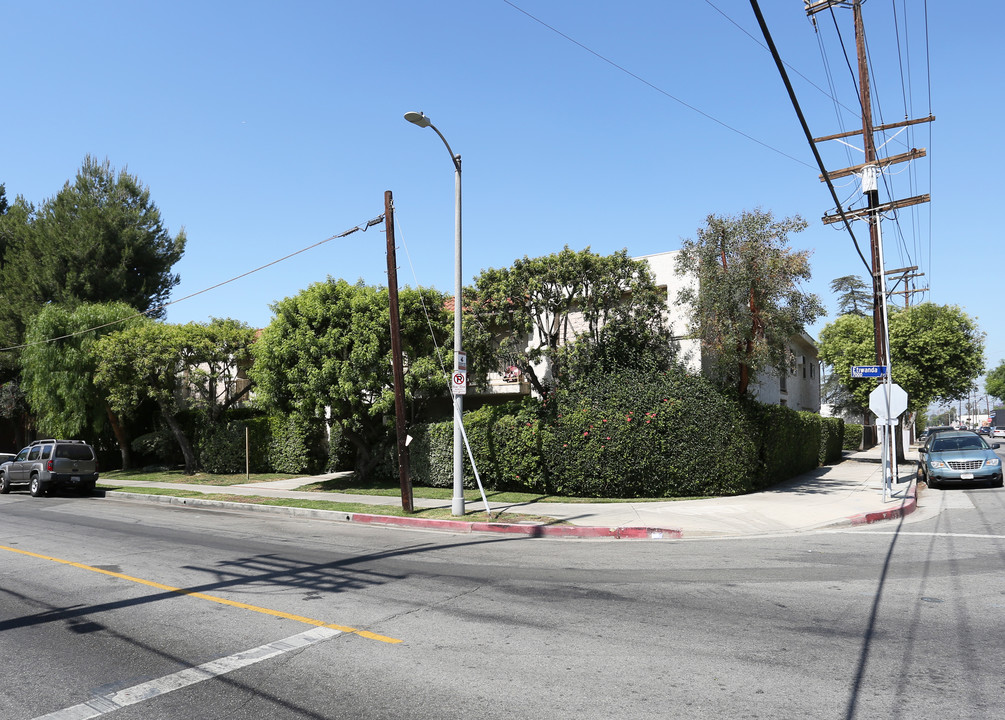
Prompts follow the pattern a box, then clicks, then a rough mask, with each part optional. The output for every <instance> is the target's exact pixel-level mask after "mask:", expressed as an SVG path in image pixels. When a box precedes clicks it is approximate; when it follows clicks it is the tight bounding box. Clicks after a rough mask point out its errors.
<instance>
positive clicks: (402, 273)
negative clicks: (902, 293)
mask: <svg viewBox="0 0 1005 720" xmlns="http://www.w3.org/2000/svg"><path fill="white" fill-rule="evenodd" d="M926 5H927V6H928V7H927V8H926V7H925V6H926ZM762 6H763V7H762V10H763V12H764V14H765V19H766V21H767V24H768V26H769V28H770V30H771V32H772V35H773V38H774V41H775V43H776V45H777V46H778V49H779V52H780V53H781V55H782V57H783V59H784V60H785V61H786V62H787V63H788V64H789V65H790V66H791V69H790V71H789V72H790V75H791V77H792V81H793V84H794V86H795V90H796V93H797V96H798V99H799V101H800V103H801V105H802V107H803V111H804V113H805V115H806V117H807V121H808V123H809V127H810V131H811V132H812V134H813V135H814V136H823V135H829V134H832V133H836V132H840V131H842V130H849V129H854V128H855V127H860V120H859V114H858V110H857V108H858V103H857V91H856V88H855V86H854V84H853V80H852V74H851V72H850V70H849V68H848V65H847V64H846V60H845V54H844V53H845V51H847V53H848V55H849V57H850V58H851V60H852V62H854V38H853V32H852V13H851V11H850V10H849V9H843V8H837V9H835V11H834V17H833V18H832V17H831V15H830V13H823V14H821V15H818V16H817V22H818V29H817V30H815V29H814V26H813V24H812V23H811V22H810V21H809V19H808V18H807V16H806V14H805V12H804V10H803V4H802V3H801V2H799V1H798V0H788V1H787V2H780V1H779V0H767V1H765V2H763V3H762ZM863 7H864V16H865V24H866V32H867V35H868V40H869V52H870V58H871V62H872V71H873V89H874V98H875V100H874V114H875V116H876V118H875V122H876V124H880V123H882V122H886V123H890V122H897V121H900V120H903V119H904V118H905V116H908V117H924V116H927V115H928V114H929V112H931V113H934V114H935V115H936V116H937V120H936V122H935V123H932V124H926V125H919V126H916V127H914V128H912V129H911V130H910V131H909V132H905V133H902V134H901V135H899V136H897V137H894V138H892V139H891V141H890V143H889V145H888V146H887V147H886V148H885V149H884V151H883V152H885V153H887V154H896V153H901V152H904V151H906V150H907V149H909V148H911V147H918V148H921V147H924V148H927V150H928V157H926V158H924V159H922V160H918V161H916V162H914V163H910V164H901V165H896V166H893V167H892V168H891V169H890V175H889V176H888V177H887V182H888V186H889V188H890V191H891V192H892V195H893V196H894V197H907V196H912V195H917V194H922V193H931V195H932V199H933V201H932V203H930V204H928V205H920V206H917V207H915V208H911V209H907V210H904V211H901V213H900V214H899V218H898V219H897V220H896V222H894V221H893V220H892V219H891V220H889V221H887V222H884V224H883V232H884V237H885V239H886V243H885V253H886V260H887V262H886V264H887V267H888V268H891V269H892V268H900V267H906V266H909V265H917V266H919V268H920V270H921V272H923V273H925V276H924V277H923V278H921V279H920V280H919V281H918V287H928V288H930V291H929V292H927V293H925V294H924V295H916V296H915V298H914V300H915V301H919V300H921V299H928V300H932V301H934V302H936V303H940V304H957V305H960V306H962V307H963V308H964V309H965V310H966V311H967V312H968V313H969V314H970V315H971V316H974V317H976V318H977V319H978V323H979V325H980V326H981V328H982V329H983V330H984V331H985V332H986V333H987V362H988V364H989V367H994V366H996V365H998V363H999V362H1001V361H1002V360H1003V359H1005V333H1003V332H1002V331H1003V324H1002V321H1001V319H1000V318H1001V317H1002V314H1001V312H1000V310H998V311H994V310H993V309H994V308H996V307H998V308H1000V305H1001V301H1000V294H1001V291H1000V286H1001V284H1002V269H1003V267H1005V262H1003V260H1005V250H1003V246H1002V243H1001V242H1000V240H996V239H995V237H996V235H997V234H998V223H999V218H998V209H999V207H998V203H999V202H1000V200H999V195H1000V191H999V188H1000V186H1001V182H1000V180H999V177H998V175H999V173H1000V169H1001V167H1002V166H1005V162H1003V160H1005V158H1003V151H1002V145H1001V143H1000V142H998V141H996V140H994V139H993V137H990V136H989V135H990V134H988V133H986V132H984V130H985V129H986V128H987V127H988V124H989V123H994V122H997V118H1000V117H1001V116H1002V115H1001V110H1002V100H1003V98H1002V91H1001V81H1000V77H1001V70H1002V60H1001V54H1000V50H999V49H998V48H999V46H1000V43H999V38H998V32H999V28H1000V27H1002V24H1003V20H1005V11H1003V10H1002V6H1001V4H999V3H980V7H979V8H971V10H970V11H967V12H961V11H960V10H959V8H958V7H956V6H952V5H951V4H950V3H938V2H933V3H927V2H919V1H918V0H869V1H868V2H866V3H865V5H864V6H863ZM926 11H927V15H926ZM4 15H5V18H4V23H3V25H2V27H0V58H2V61H3V67H4V70H5V72H4V86H5V87H4V97H5V99H6V102H5V106H6V107H5V111H4V113H3V122H2V124H0V128H3V142H2V143H0V182H3V183H5V184H6V187H7V194H8V196H9V197H11V198H13V197H14V196H16V195H19V194H20V195H23V196H24V197H25V198H26V199H28V200H30V201H32V202H35V203H41V202H42V201H44V200H45V199H46V198H48V197H50V196H52V195H54V194H55V193H56V192H57V191H58V190H59V189H60V187H62V185H63V183H64V182H66V181H67V180H69V179H71V178H72V177H73V176H74V174H75V173H76V170H77V169H78V168H79V167H80V164H81V162H82V160H83V158H84V156H85V155H86V154H91V155H94V156H96V157H98V158H99V159H102V160H103V159H105V158H107V159H108V160H109V161H110V162H111V164H112V165H113V166H114V167H115V168H117V169H122V168H126V169H128V171H129V172H131V173H133V174H135V175H137V176H138V177H139V178H140V179H141V181H142V182H143V183H145V184H146V185H148V186H149V187H150V190H151V193H152V197H153V199H154V201H155V202H156V203H157V205H158V206H159V208H160V209H161V211H162V213H163V217H164V220H165V223H166V224H167V226H168V228H169V230H170V231H171V232H172V233H175V232H177V231H178V230H180V229H181V228H183V227H184V229H185V230H186V233H187V235H188V246H187V250H186V253H185V257H184V259H183V260H182V261H181V262H180V263H179V264H178V265H177V266H176V268H175V269H176V271H177V272H178V273H180V275H181V279H182V282H181V285H180V286H179V287H178V288H177V289H176V290H175V293H174V296H173V297H174V298H181V297H184V296H187V295H189V294H191V293H195V292H198V291H200V290H203V289H205V288H208V287H210V286H213V285H216V284H217V283H220V282H222V281H224V280H227V279H228V278H231V277H234V276H237V275H240V274H242V273H245V272H247V271H249V270H252V269H254V268H257V267H259V266H262V265H265V264H267V263H270V262H272V261H274V260H277V259H278V258H280V257H283V256H285V255H288V254H289V253H292V252H294V251H296V250H300V249H301V248H305V247H308V246H310V245H313V244H315V243H317V242H319V241H321V240H324V239H325V238H328V237H331V236H333V235H336V234H339V233H341V232H343V231H345V230H347V229H349V228H352V227H354V226H356V225H358V224H360V223H365V222H366V221H367V220H369V219H371V218H374V217H376V216H378V215H380V214H381V213H382V212H383V196H384V191H385V190H391V191H392V192H393V193H394V199H395V207H396V220H397V225H396V235H397V238H398V240H399V245H401V244H403V245H404V247H403V248H402V249H401V250H399V265H400V266H401V269H400V270H399V282H401V283H402V284H408V285H413V286H414V285H423V286H434V287H436V288H439V289H441V290H445V291H452V289H453V265H454V256H453V234H454V228H453V222H454V214H453V204H454V192H453V188H454V179H453V166H452V164H451V162H450V158H449V157H448V155H447V152H446V150H445V148H444V147H443V145H442V143H441V142H440V140H439V138H437V137H436V135H435V133H433V131H432V130H429V129H426V130H422V129H419V128H417V127H415V126H413V125H410V124H409V123H407V122H406V121H405V120H404V119H403V118H402V115H403V114H404V113H405V112H406V111H409V110H416V111H424V112H425V113H426V114H427V115H428V116H429V117H430V118H431V119H432V121H433V122H434V123H435V124H436V126H437V127H438V128H439V129H440V130H441V131H442V132H443V134H444V135H445V136H446V138H447V139H448V141H449V142H450V144H451V146H452V148H453V150H454V151H455V152H456V153H459V154H460V155H461V156H462V158H463V194H464V203H463V211H464V280H465V283H470V282H471V281H472V279H473V278H474V277H475V276H476V275H477V274H478V273H479V272H480V271H481V270H482V269H485V268H488V267H504V266H508V265H510V264H512V262H513V261H514V260H515V259H517V258H519V257H522V256H524V255H529V256H538V255H543V254H548V253H551V252H556V251H558V250H560V249H561V248H562V246H563V245H566V244H568V245H569V246H570V247H572V248H574V249H582V248H584V247H586V246H590V247H591V248H592V249H593V250H594V251H596V252H601V253H609V252H613V251H615V250H619V249H621V248H627V249H628V251H629V253H630V254H632V255H645V254H650V253H657V252H663V251H667V250H675V249H677V248H679V246H680V241H681V239H682V238H685V237H693V236H694V234H695V231H696V230H697V228H698V227H699V226H701V225H702V224H703V223H704V220H705V218H706V216H707V215H708V214H709V213H717V214H738V213H740V212H742V211H743V210H745V209H753V208H756V207H760V208H763V209H766V210H770V211H772V212H773V213H774V214H775V215H776V216H778V217H781V216H790V215H794V214H800V215H802V216H803V217H804V218H805V219H807V220H808V221H809V222H810V227H809V229H808V230H806V231H805V232H803V233H800V234H798V235H795V236H793V238H792V239H793V247H795V248H799V249H803V248H805V249H811V250H812V251H813V253H814V254H813V257H812V268H813V280H812V281H811V282H810V283H809V284H808V286H807V289H809V290H811V291H814V292H817V293H818V294H820V295H821V297H822V298H823V300H824V302H825V304H826V305H827V307H828V310H829V312H830V315H829V316H828V317H827V318H823V319H821V321H820V322H818V323H817V324H816V325H814V326H813V327H811V328H810V329H809V330H810V332H811V334H813V335H814V336H816V335H817V334H818V333H819V330H820V329H821V328H822V327H823V325H824V324H825V323H826V322H827V321H828V320H830V319H833V317H834V313H835V310H836V303H835V299H834V298H833V296H832V295H831V293H830V291H829V287H828V285H829V283H830V281H831V280H832V279H833V278H836V277H839V276H843V275H849V274H858V275H862V276H863V277H864V276H865V273H866V272H867V271H866V268H865V267H864V265H863V264H862V261H861V260H860V259H859V256H858V254H857V253H856V251H855V248H854V246H853V244H852V242H851V240H850V238H849V236H848V234H847V233H846V232H844V231H843V230H840V229H837V228H838V227H839V226H825V225H823V224H822V223H821V222H820V217H821V216H822V215H823V214H824V213H829V212H832V205H833V203H832V201H831V198H830V195H829V193H828V191H827V189H826V186H825V185H824V184H823V183H821V182H820V181H819V180H818V178H817V175H818V171H817V169H816V166H815V164H814V160H813V157H812V154H811V152H810V149H809V146H808V144H807V142H806V140H805V138H804V136H803V134H802V131H801V128H800V126H799V124H798V121H797V118H796V114H795V112H794V111H793V109H792V106H791V104H790V102H789V100H788V97H787V95H786V93H785V89H784V86H783V84H782V81H781V79H780V77H779V74H778V72H777V70H776V69H775V66H774V63H773V61H772V59H771V56H770V54H769V53H768V52H767V50H766V49H765V48H763V47H762V46H761V44H760V43H761V42H762V36H761V33H760V30H759V28H758V26H757V23H756V19H755V17H754V14H753V12H752V11H751V8H750V5H749V3H747V2H742V1H741V0H716V1H715V2H714V3H713V2H700V1H698V0H695V1H694V2H687V3H684V2H665V1H656V0H621V2H618V3H610V2H599V1H596V0H579V1H577V2H570V1H567V0H554V1H545V0H512V2H507V1H506V0H477V1H472V0H456V1H455V0H441V1H439V2H425V3H404V2H398V1H397V0H391V1H390V2H385V3H372V2H363V1H332V2H296V1H294V2H288V3H283V4H281V5H280V4H277V3H264V2H255V1H254V0H252V1H245V2H241V3H237V2H205V1H204V0H201V1H200V2H188V1H186V0H181V1H177V2H172V3H136V2H125V1H121V2H109V1H101V0H92V1H91V2H88V3H78V2H14V3H8V4H7V5H6V9H5V13H4ZM531 16H533V17H531ZM535 18H536V19H535ZM835 21H836V25H837V28H838V29H840V36H839V35H838V33H837V31H836V29H835ZM548 26H550V27H548ZM842 40H843V42H844V49H843V48H842ZM854 141H855V139H852V142H854ZM821 152H822V154H823V156H824V160H825V162H826V163H827V165H828V167H829V168H832V169H833V168H840V167H845V166H849V165H854V164H858V163H860V162H861V161H862V160H861V154H860V153H859V152H858V151H856V150H853V149H848V148H845V146H842V145H839V144H836V143H828V144H826V145H823V146H821ZM837 184H838V186H839V188H838V192H839V195H840V196H841V197H842V199H843V200H846V201H848V202H850V201H851V199H852V198H853V197H856V196H857V194H858V191H857V188H856V185H855V183H854V182H850V181H849V180H847V179H845V180H839V181H837ZM882 196H883V199H884V200H885V199H888V197H887V190H886V186H884V188H883V190H882ZM855 233H856V236H857V237H858V238H859V241H860V243H862V247H863V252H864V253H865V254H866V256H867V257H868V230H867V227H866V226H865V225H864V224H861V223H857V224H856V225H855ZM328 275H331V276H333V277H337V278H338V277H341V278H346V279H348V280H350V281H354V280H356V279H359V278H362V279H363V280H364V281H365V282H367V283H372V284H384V283H385V282H386V264H385V257H384V235H383V232H382V228H381V227H375V228H371V229H370V230H369V231H368V232H366V233H356V234H354V235H351V236H349V237H348V238H345V239H342V240H333V241H332V242H329V243H326V244H323V245H321V246H320V247H317V248H315V249H313V250H310V251H308V252H305V253H302V254H300V255H297V256H296V257H294V258H292V259H290V260H286V261H284V262H282V263H278V264H276V265H273V266H272V267H269V268H268V269H266V270H263V271H261V272H257V273H254V274H252V275H249V276H247V277H245V278H243V279H241V280H238V281H236V282H233V283H230V284H227V285H225V286H223V287H219V288H217V289H214V290H212V291H210V292H207V293H204V294H201V295H198V296H197V297H194V298H192V299H189V300H185V301H182V302H179V303H177V304H174V305H172V306H171V307H170V309H169V311H168V320H169V321H171V322H187V321H190V320H196V321H205V320H208V319H209V318H210V317H233V318H237V319H239V320H243V321H245V322H247V323H249V324H251V325H253V326H264V325H265V324H267V323H268V322H269V320H270V318H271V311H270V308H269V306H270V304H271V303H274V302H275V301H277V300H280V299H282V298H284V297H287V296H290V295H294V294H296V293H297V292H299V291H300V290H302V289H303V288H305V287H307V286H308V285H309V284H310V283H312V282H316V281H320V280H324V279H325V278H326V277H327V276H328Z"/></svg>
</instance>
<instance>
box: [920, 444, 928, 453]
mask: <svg viewBox="0 0 1005 720" xmlns="http://www.w3.org/2000/svg"><path fill="white" fill-rule="evenodd" d="M918 452H919V453H926V452H928V448H926V447H925V446H924V445H922V446H921V447H920V448H918Z"/></svg>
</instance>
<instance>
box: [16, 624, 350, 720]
mask: <svg viewBox="0 0 1005 720" xmlns="http://www.w3.org/2000/svg"><path fill="white" fill-rule="evenodd" d="M341 634H342V633H341V631H340V630H333V629H331V628H313V629H311V630H307V631H305V632H302V633H299V634H298V635H293V636H291V637H288V638H285V639H283V640H276V641H275V642H271V643H269V644H267V645H260V646H259V647H256V648H252V649H250V650H245V651H244V652H239V653H237V654H236V655H230V656H229V657H225V658H220V659H219V660H213V661H211V662H208V663H204V664H202V665H199V666H198V667H194V668H188V669H186V670H180V671H178V672H176V673H171V674H170V675H165V676H164V677H161V678H157V679H156V680H151V681H150V682H145V683H141V684H139V685H134V686H133V687H130V688H125V689H124V690H116V691H115V692H111V693H108V694H106V695H100V696H98V697H96V698H92V699H91V700H88V701H87V702H85V703H81V704H80V705H74V706H73V707H68V708H65V709H63V710H57V711H56V712H52V713H49V714H48V715H40V716H39V717H37V718H35V719H34V720H88V719H89V718H96V717H98V716H99V715H104V714H105V713H110V712H112V711H113V710H118V709H120V708H124V707H126V706H128V705H135V704H136V703H139V702H142V701H144V700H149V699H151V698H155V697H157V696H158V695H164V694H165V693H169V692H171V691H172V690H178V689H180V688H183V687H186V686H188V685H194V684H195V683H199V682H202V681H203V680H210V679H211V678H214V677H217V676H218V675H224V674H226V673H229V672H233V671H234V670H238V669H240V668H243V667H247V666H248V665H254V664H255V663H259V662H261V661H262V660H268V659H269V658H272V657H276V656H277V655H282V654H283V653H287V652H290V651H291V650H298V649H300V648H304V647H307V646H308V645H313V644H314V643H316V642H320V641H321V640H327V639H328V638H331V637H335V636H336V635H341Z"/></svg>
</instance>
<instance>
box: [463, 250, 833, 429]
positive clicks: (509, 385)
mask: <svg viewBox="0 0 1005 720" xmlns="http://www.w3.org/2000/svg"><path fill="white" fill-rule="evenodd" d="M679 252H680V251H679V250H672V251H670V252H664V253H657V254H654V255H644V256H642V257H637V258H634V259H635V260H645V261H646V262H647V263H648V264H649V268H650V270H651V271H652V273H653V276H654V277H655V279H656V285H657V286H658V287H659V288H660V289H662V290H664V291H665V292H666V304H667V308H668V313H667V322H668V325H669V327H670V332H671V334H672V335H673V337H674V338H676V339H677V342H678V344H679V347H680V355H679V360H680V361H681V362H682V363H683V364H684V365H685V366H686V367H687V368H688V369H689V370H691V371H692V372H695V373H705V372H707V368H708V359H707V358H706V357H704V356H703V353H702V349H701V342H700V340H698V339H697V338H692V337H690V333H689V330H688V317H687V312H686V308H682V307H681V306H679V305H678V304H677V294H678V292H679V291H680V290H681V289H682V288H683V287H684V286H685V283H694V282H697V279H696V278H687V277H680V276H678V275H677V273H676V272H675V270H674V261H675V258H676V256H677V253H679ZM447 303H448V305H449V309H450V310H451V311H452V310H453V299H452V298H451V299H449V300H448V301H447ZM572 325H573V327H575V326H576V321H575V318H573V320H572ZM534 342H535V338H533V337H528V338H527V344H528V346H531V345H532V344H533V343H534ZM789 349H790V350H791V351H792V355H793V358H794V359H795V364H794V366H793V367H792V369H791V370H790V371H789V372H787V373H782V374H781V375H779V374H778V373H777V372H775V371H774V370H767V371H764V372H762V373H760V374H759V375H758V377H756V378H755V379H754V381H753V382H752V383H751V385H750V388H749V392H750V394H751V395H752V396H754V397H755V398H757V400H758V401H760V402H762V403H765V404H771V405H786V406H788V407H791V408H792V409H794V410H808V411H811V412H820V361H819V357H818V353H817V346H816V342H815V341H814V340H813V338H812V337H810V336H809V335H807V334H806V333H800V334H798V335H795V336H793V337H792V338H791V339H790V341H789ZM536 370H537V372H538V374H539V376H540V377H547V376H548V375H549V374H550V373H549V371H548V368H547V367H546V366H545V365H544V363H542V364H541V366H540V367H538V368H536ZM469 392H470V393H472V394H474V395H476V396H477V393H474V392H473V391H472V390H471V389H469ZM530 393H531V387H530V383H528V382H526V381H524V380H523V379H522V378H521V377H520V376H519V373H517V372H515V368H513V369H511V370H509V371H503V372H496V373H489V387H488V390H487V392H486V393H485V394H487V395H500V394H507V395H517V396H519V395H529V394H530Z"/></svg>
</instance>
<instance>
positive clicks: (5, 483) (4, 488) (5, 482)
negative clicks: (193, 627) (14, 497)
mask: <svg viewBox="0 0 1005 720" xmlns="http://www.w3.org/2000/svg"><path fill="white" fill-rule="evenodd" d="M9 492H10V478H9V477H7V473H0V495H6V494H7V493H9Z"/></svg>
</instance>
